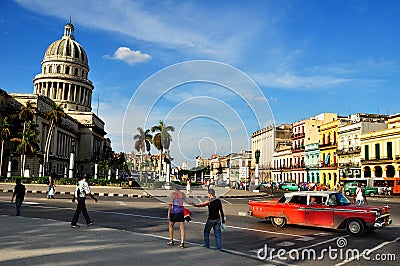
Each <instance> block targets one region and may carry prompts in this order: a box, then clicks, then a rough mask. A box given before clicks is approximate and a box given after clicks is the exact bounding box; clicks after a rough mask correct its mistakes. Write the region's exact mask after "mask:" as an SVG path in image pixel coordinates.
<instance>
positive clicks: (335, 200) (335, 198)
mask: <svg viewBox="0 0 400 266" xmlns="http://www.w3.org/2000/svg"><path fill="white" fill-rule="evenodd" d="M349 204H351V202H350V201H349V200H348V199H347V198H346V197H345V196H343V194H342V193H334V194H330V195H329V199H328V205H331V206H332V205H339V206H343V205H349Z"/></svg>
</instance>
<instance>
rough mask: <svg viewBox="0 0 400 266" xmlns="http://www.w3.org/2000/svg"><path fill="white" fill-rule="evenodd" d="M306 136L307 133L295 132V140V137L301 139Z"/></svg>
mask: <svg viewBox="0 0 400 266" xmlns="http://www.w3.org/2000/svg"><path fill="white" fill-rule="evenodd" d="M305 136H306V134H305V133H296V134H293V139H294V140H295V139H301V138H304V137H305Z"/></svg>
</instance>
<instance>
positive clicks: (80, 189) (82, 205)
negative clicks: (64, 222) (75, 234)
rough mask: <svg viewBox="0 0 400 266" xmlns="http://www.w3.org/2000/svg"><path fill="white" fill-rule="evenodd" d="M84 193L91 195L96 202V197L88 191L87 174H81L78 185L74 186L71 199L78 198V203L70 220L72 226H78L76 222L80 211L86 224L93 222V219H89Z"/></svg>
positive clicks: (73, 200)
mask: <svg viewBox="0 0 400 266" xmlns="http://www.w3.org/2000/svg"><path fill="white" fill-rule="evenodd" d="M86 195H89V197H91V198H92V199H93V200H94V201H95V202H97V199H96V198H95V197H94V196H93V194H92V193H91V192H90V188H89V184H88V183H87V176H86V175H85V176H83V179H82V180H80V181H79V182H78V185H77V186H76V189H75V193H74V197H73V199H72V202H75V199H77V200H78V205H77V206H76V211H75V213H74V216H73V217H72V221H71V227H72V228H75V227H79V225H77V222H78V219H79V215H80V214H81V212H82V213H83V217H84V218H85V220H86V224H87V225H88V226H89V225H92V224H93V220H91V219H90V217H89V214H88V212H87V209H86Z"/></svg>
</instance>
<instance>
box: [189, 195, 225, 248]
mask: <svg viewBox="0 0 400 266" xmlns="http://www.w3.org/2000/svg"><path fill="white" fill-rule="evenodd" d="M208 198H209V200H207V201H205V202H203V203H198V204H194V205H193V206H195V207H205V206H208V219H207V222H206V225H205V227H204V247H206V248H210V232H211V228H212V229H213V230H214V236H215V246H216V247H215V249H216V250H221V222H222V223H223V224H225V216H224V210H223V208H222V203H221V200H220V199H217V198H216V196H215V190H214V189H209V190H208Z"/></svg>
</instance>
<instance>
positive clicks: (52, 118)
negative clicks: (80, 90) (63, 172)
mask: <svg viewBox="0 0 400 266" xmlns="http://www.w3.org/2000/svg"><path fill="white" fill-rule="evenodd" d="M61 117H66V114H65V112H64V109H63V108H62V106H61V104H56V103H53V106H52V110H51V111H49V112H47V113H46V118H47V120H48V121H49V122H50V128H49V132H47V137H46V143H45V146H44V160H43V161H44V166H43V169H44V175H46V174H47V170H48V169H47V168H48V163H49V152H50V144H51V139H52V137H53V132H54V126H55V125H56V124H58V123H60V122H61Z"/></svg>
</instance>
